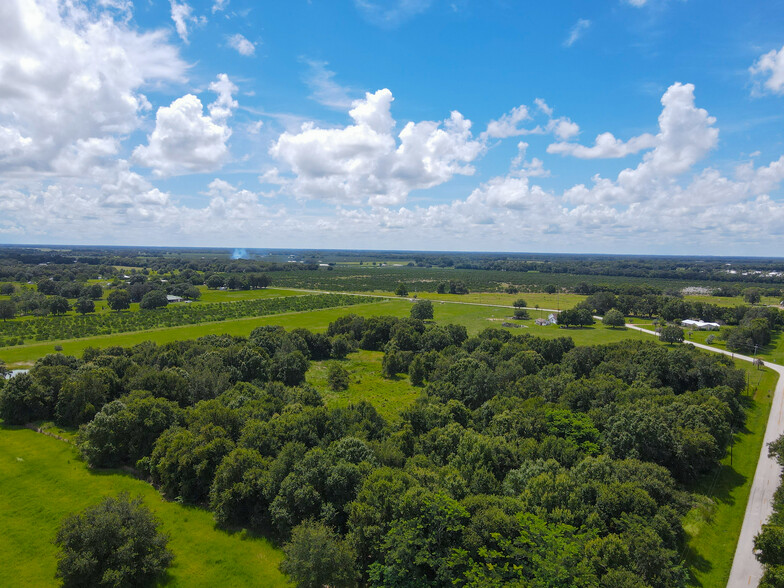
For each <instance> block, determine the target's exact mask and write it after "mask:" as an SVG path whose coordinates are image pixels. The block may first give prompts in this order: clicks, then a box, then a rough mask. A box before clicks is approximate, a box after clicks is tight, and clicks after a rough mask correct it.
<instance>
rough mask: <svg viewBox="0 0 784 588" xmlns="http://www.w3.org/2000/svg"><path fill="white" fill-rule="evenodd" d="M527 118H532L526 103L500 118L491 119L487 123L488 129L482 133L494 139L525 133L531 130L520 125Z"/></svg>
mask: <svg viewBox="0 0 784 588" xmlns="http://www.w3.org/2000/svg"><path fill="white" fill-rule="evenodd" d="M527 120H531V115H530V114H529V113H528V107H527V106H525V105H520V106H517V107H516V108H513V109H512V110H511V111H510V112H507V113H506V114H504V115H503V116H502V117H501V118H499V119H498V120H491V121H490V122H489V123H487V130H486V131H485V132H484V133H482V136H483V137H489V138H493V139H505V138H507V137H517V136H519V135H525V134H527V133H530V132H531V131H530V130H527V129H521V128H519V127H518V125H519V124H520V123H521V122H523V121H527Z"/></svg>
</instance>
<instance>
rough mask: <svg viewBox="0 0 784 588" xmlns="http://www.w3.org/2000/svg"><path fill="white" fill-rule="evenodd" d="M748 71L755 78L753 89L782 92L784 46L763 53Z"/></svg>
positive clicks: (783, 87)
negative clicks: (777, 49)
mask: <svg viewBox="0 0 784 588" xmlns="http://www.w3.org/2000/svg"><path fill="white" fill-rule="evenodd" d="M749 72H750V73H751V75H752V77H754V78H755V91H757V92H772V93H774V94H784V47H782V48H781V49H780V50H779V51H776V50H775V49H773V50H772V51H769V52H768V53H765V55H763V56H762V57H760V58H759V59H758V60H757V61H756V62H754V65H752V66H751V67H750V68H749ZM762 78H764V79H762Z"/></svg>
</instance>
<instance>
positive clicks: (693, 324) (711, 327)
mask: <svg viewBox="0 0 784 588" xmlns="http://www.w3.org/2000/svg"><path fill="white" fill-rule="evenodd" d="M681 326H682V327H688V328H690V329H697V330H698V331H718V330H719V328H720V327H721V325H720V324H719V323H706V322H705V321H695V320H692V319H686V320H685V321H681Z"/></svg>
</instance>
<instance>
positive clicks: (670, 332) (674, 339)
mask: <svg viewBox="0 0 784 588" xmlns="http://www.w3.org/2000/svg"><path fill="white" fill-rule="evenodd" d="M659 339H660V340H662V341H664V342H665V343H669V344H670V345H672V344H673V343H682V342H683V329H681V328H680V327H676V326H673V325H667V326H666V327H664V328H663V329H662V331H661V334H660V335H659Z"/></svg>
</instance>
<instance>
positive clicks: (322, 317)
mask: <svg viewBox="0 0 784 588" xmlns="http://www.w3.org/2000/svg"><path fill="white" fill-rule="evenodd" d="M434 307H435V308H434V311H435V319H436V321H437V322H440V323H445V324H447V323H455V324H459V325H464V326H465V327H466V328H467V329H468V331H469V333H478V332H479V331H481V330H482V329H485V328H488V327H500V326H501V322H503V321H505V320H508V319H509V317H510V316H511V314H512V313H511V310H510V309H508V308H495V307H491V306H473V305H469V304H451V303H443V304H435V305H434ZM410 309H411V303H410V302H409V301H408V300H405V299H404V300H400V299H397V300H383V299H379V301H378V302H374V303H369V304H358V305H355V306H350V307H337V308H328V309H324V310H314V311H303V312H293V313H281V314H276V315H269V316H263V317H247V318H240V319H234V320H226V321H219V322H213V323H201V324H197V325H186V326H181V327H165V328H158V329H150V330H146V331H134V332H130V333H117V334H112V335H98V336H95V337H84V338H80V339H62V340H55V341H46V342H41V343H31V344H28V345H17V346H13V347H4V348H0V359H1V360H3V361H5V363H6V364H7V365H8V367H10V368H24V367H29V366H31V365H32V364H33V363H34V362H35V360H36V359H39V358H41V357H43V356H45V355H47V354H49V353H53V352H54V346H55V345H59V346H61V347H62V348H63V353H66V354H69V355H81V354H82V353H83V352H84V350H85V349H86V348H87V347H98V348H103V347H111V346H113V345H121V346H124V347H129V346H133V345H136V344H138V343H141V342H142V341H148V340H152V341H155V342H156V343H159V344H163V343H169V342H172V341H179V340H184V339H196V338H198V337H203V336H205V335H220V334H229V335H239V336H243V337H245V336H247V335H249V334H250V332H251V331H252V330H253V329H255V328H256V327H259V326H261V325H282V326H284V327H285V328H287V329H296V328H305V329H310V330H312V331H316V332H319V331H325V330H326V329H327V326H328V325H329V323H331V322H332V321H334V320H335V319H337V318H338V317H341V316H344V315H346V314H350V313H354V314H358V315H360V316H365V317H368V316H377V315H392V316H398V317H404V316H408V313H409V310H410ZM545 314H546V313H545ZM531 315H532V316H534V317H535V316H536V311H531ZM519 324H520V325H521V326H523V327H524V328H520V329H514V330H513V332H515V333H523V332H525V333H531V334H534V335H538V336H540V337H547V338H554V337H565V336H567V337H572V338H573V339H574V340H575V343H577V344H582V345H591V344H595V343H610V342H612V341H621V340H623V339H626V338H629V337H632V338H635V337H637V338H639V337H644V336H645V335H643V334H640V333H638V332H631V331H626V329H610V328H607V327H604V326H602V325H599V324H597V325H594V326H592V327H587V328H583V329H578V328H573V329H561V328H559V327H557V326H555V325H550V326H548V327H539V326H536V325H535V324H534V322H533V320H527V321H519Z"/></svg>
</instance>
